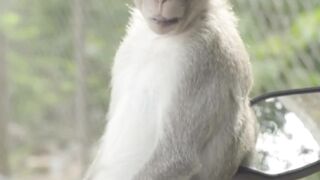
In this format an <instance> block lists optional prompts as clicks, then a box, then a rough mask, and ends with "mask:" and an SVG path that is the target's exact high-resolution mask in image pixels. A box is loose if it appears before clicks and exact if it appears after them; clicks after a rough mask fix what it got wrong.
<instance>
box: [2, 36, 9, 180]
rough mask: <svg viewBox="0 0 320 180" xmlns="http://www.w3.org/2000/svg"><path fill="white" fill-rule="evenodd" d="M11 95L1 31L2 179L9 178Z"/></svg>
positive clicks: (4, 42) (4, 44) (3, 39)
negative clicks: (8, 138)
mask: <svg viewBox="0 0 320 180" xmlns="http://www.w3.org/2000/svg"><path fill="white" fill-rule="evenodd" d="M8 114H9V95H8V86H7V64H6V40H5V37H4V35H3V34H2V33H1V31H0V177H1V175H4V176H9V175H10V171H9V161H8V159H9V158H8V157H9V156H8V149H7V130H8V126H7V124H8V120H9V115H8Z"/></svg>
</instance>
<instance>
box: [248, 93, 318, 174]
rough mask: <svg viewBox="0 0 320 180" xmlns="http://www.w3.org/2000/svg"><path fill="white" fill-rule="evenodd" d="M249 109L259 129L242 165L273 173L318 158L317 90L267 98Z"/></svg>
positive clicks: (286, 170) (285, 171)
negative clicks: (254, 116) (254, 148)
mask: <svg viewBox="0 0 320 180" xmlns="http://www.w3.org/2000/svg"><path fill="white" fill-rule="evenodd" d="M253 109H254V111H255V114H256V116H257V120H258V122H259V125H260V130H259V134H258V140H257V145H256V151H255V152H254V153H253V154H252V157H251V158H250V160H249V161H248V162H247V163H246V164H245V165H244V166H245V167H248V168H249V169H253V170H255V171H257V172H261V173H263V174H267V175H271V176H274V175H279V174H283V173H287V172H290V171H294V170H298V169H301V168H304V167H305V166H308V165H310V164H313V163H315V162H317V161H319V160H320V93H314V94H304V95H291V96H284V97H278V98H269V99H266V100H264V101H261V102H259V103H257V104H255V105H254V106H253Z"/></svg>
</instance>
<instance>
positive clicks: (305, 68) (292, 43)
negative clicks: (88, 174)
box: [0, 0, 320, 180]
mask: <svg viewBox="0 0 320 180" xmlns="http://www.w3.org/2000/svg"><path fill="white" fill-rule="evenodd" d="M77 3H78V5H77V6H75V4H77ZM126 3H128V4H130V3H131V1H129V0H127V1H124V0H122V1H119V0H104V1H101V0H91V1H84V0H69V1H64V0H46V1H42V0H10V1H9V0H0V37H1V38H0V52H3V53H2V54H0V67H5V66H4V65H5V64H6V66H7V68H6V75H5V77H6V83H5V84H1V86H2V87H5V89H6V91H3V92H2V91H1V89H0V91H1V92H0V94H1V95H0V96H2V97H5V98H2V99H1V98H0V101H4V102H5V103H3V104H5V106H6V107H9V113H6V112H2V111H0V112H2V114H6V115H5V116H0V123H1V124H0V125H1V127H6V128H5V129H7V131H6V133H4V132H2V134H0V153H2V152H6V151H5V150H4V149H5V148H6V149H8V150H9V151H8V152H7V153H5V154H7V155H5V154H0V156H2V157H4V156H6V157H7V158H5V159H6V161H8V163H7V162H0V172H3V174H11V175H12V176H13V177H14V178H15V179H18V180H20V179H24V180H28V179H32V180H36V179H48V180H50V179H51V180H58V179H59V180H61V179H66V180H67V179H68V180H73V179H74V180H75V179H79V177H80V176H81V172H82V171H83V170H84V169H85V167H83V163H84V164H86V162H82V161H80V160H79V159H82V158H79V154H80V153H81V152H82V153H83V152H85V153H87V154H88V151H83V149H87V150H88V149H89V150H92V148H89V147H94V144H95V142H96V141H97V139H98V138H99V136H100V134H101V132H102V130H103V129H104V128H103V127H104V124H105V123H104V119H105V118H104V116H105V114H106V112H107V109H108V107H107V106H108V97H109V88H108V84H109V83H108V81H109V79H110V67H111V64H112V60H113V56H114V54H115V51H116V49H117V47H118V45H119V43H120V41H121V37H122V36H123V34H124V32H125V26H126V23H127V20H128V16H129V13H128V7H127V6H126V5H125V4H126ZM232 3H233V5H234V9H235V11H236V13H237V14H238V16H239V19H240V21H239V28H240V30H241V34H242V37H243V39H244V41H245V43H246V44H247V47H248V50H249V52H250V55H251V59H252V64H253V69H254V74H255V86H254V91H253V94H255V95H256V94H259V93H261V92H265V91H270V90H279V89H287V88H292V87H305V86H315V85H320V1H319V0H304V1H302V0H232ZM76 7H77V8H76ZM0 70H1V68H0ZM3 72H4V71H3ZM79 74H80V75H79ZM1 75H3V74H1V73H0V76H1ZM79 77H81V78H82V79H83V81H81V79H79ZM79 89H80V90H79ZM4 92H5V93H4ZM75 102H85V104H86V106H83V107H77V106H76V105H77V104H78V103H75ZM0 108H1V107H0ZM79 111H80V112H81V113H80V112H79ZM83 111H84V112H85V113H83ZM79 114H80V116H79ZM77 117H78V118H77ZM79 117H82V118H80V119H82V120H79ZM84 120H85V122H84ZM84 127H85V128H84ZM5 134H6V137H8V138H1V137H4V136H5ZM5 139H7V140H8V141H7V142H6V141H5ZM4 144H7V145H8V146H5V145H4ZM0 159H1V158H0ZM84 159H90V158H84ZM9 165H10V168H5V167H9ZM8 169H10V171H9V170H8ZM0 174H1V173H0ZM0 177H1V176H0Z"/></svg>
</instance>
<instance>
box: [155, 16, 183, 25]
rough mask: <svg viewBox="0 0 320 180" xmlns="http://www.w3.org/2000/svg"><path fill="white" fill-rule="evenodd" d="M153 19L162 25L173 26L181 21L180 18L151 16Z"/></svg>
mask: <svg viewBox="0 0 320 180" xmlns="http://www.w3.org/2000/svg"><path fill="white" fill-rule="evenodd" d="M151 20H152V21H153V22H154V23H156V24H157V25H160V26H172V25H174V24H177V23H178V22H179V18H171V19H167V18H164V17H154V18H151Z"/></svg>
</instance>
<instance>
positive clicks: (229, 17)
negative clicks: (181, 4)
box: [87, 1, 254, 180]
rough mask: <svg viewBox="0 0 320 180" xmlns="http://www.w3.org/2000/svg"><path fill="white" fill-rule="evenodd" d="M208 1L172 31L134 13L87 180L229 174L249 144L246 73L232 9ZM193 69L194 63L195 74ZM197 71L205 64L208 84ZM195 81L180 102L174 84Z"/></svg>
mask: <svg viewBox="0 0 320 180" xmlns="http://www.w3.org/2000/svg"><path fill="white" fill-rule="evenodd" d="M212 2H214V1H212ZM218 2H219V1H218ZM211 6H212V8H213V10H214V11H215V12H214V13H213V14H212V15H211V14H208V15H207V16H208V17H207V18H208V19H204V20H203V19H202V20H198V21H196V22H194V23H193V26H192V27H191V28H189V29H188V30H186V31H184V32H182V33H180V34H175V35H172V34H171V35H170V34H168V35H159V34H156V33H154V32H153V31H152V30H150V28H149V27H148V25H147V23H146V21H145V19H144V17H143V16H142V15H141V14H140V11H138V10H133V12H132V19H131V21H130V25H129V27H128V30H127V35H126V37H125V38H124V40H123V42H122V44H121V46H120V48H119V50H118V52H117V55H116V57H115V62H114V66H113V70H112V94H111V103H110V109H109V113H108V124H107V129H106V133H105V135H104V136H103V138H102V142H101V145H100V148H99V153H98V155H97V157H96V160H95V162H94V164H93V165H92V167H91V170H90V171H89V174H88V177H87V179H90V180H91V179H92V180H133V179H135V180H162V179H163V180H167V179H168V180H171V179H172V180H180V179H181V180H189V179H192V180H198V179H201V180H207V179H208V180H209V178H210V180H211V179H212V178H215V179H216V180H224V179H228V178H230V177H231V176H232V175H233V173H234V172H235V170H236V168H237V166H238V165H239V163H240V162H241V160H242V159H243V157H244V155H245V154H246V153H247V152H248V151H249V148H251V147H253V143H254V137H253V136H254V122H253V120H252V118H251V117H250V113H249V109H248V97H247V96H248V93H249V90H250V87H251V71H250V65H249V62H248V57H247V54H246V52H245V49H244V47H243V44H242V41H241V39H240V37H239V36H238V33H237V31H236V29H235V24H234V17H233V14H232V13H230V12H229V10H228V7H227V6H226V7H224V5H223V3H222V4H220V3H211ZM218 6H221V8H220V7H218ZM217 34H218V35H217ZM217 37H219V38H217ZM220 40H222V41H221V42H220ZM234 42H235V43H234ZM215 44H216V45H215ZM216 46H218V47H217V49H214V48H216ZM201 63H202V64H201ZM203 64H208V67H206V66H204V65H203ZM193 66H195V69H196V66H198V69H197V70H195V72H193V68H192V67H193ZM199 68H200V69H199ZM201 68H202V69H203V72H206V68H212V69H211V71H210V73H209V72H208V73H209V75H210V76H211V75H212V81H211V80H210V78H209V79H208V80H209V81H208V82H207V80H205V81H204V83H208V84H203V83H202V80H203V79H205V78H206V77H205V76H206V74H205V73H204V74H201V73H203V72H202V69H201ZM199 70H200V71H199ZM197 71H199V73H200V74H199V77H197V78H196V79H197V80H196V82H193V81H190V82H189V80H190V79H186V77H188V76H189V75H192V73H195V76H198V75H197V74H198V73H197ZM191 78H193V77H192V76H191ZM215 78H217V79H215ZM187 81H188V82H187ZM198 81H199V82H198ZM190 83H191V84H190ZM192 83H194V85H193V84H192ZM199 83H200V84H199ZM197 85H199V88H198V87H195V89H190V94H191V95H190V96H192V97H188V96H181V98H182V104H179V102H180V101H181V99H176V98H177V97H180V94H179V92H183V93H185V94H188V93H189V89H181V87H192V88H193V86H197ZM197 88H198V89H199V94H198V93H197ZM202 91H203V93H202ZM192 93H195V95H194V97H193V95H192ZM198 96H199V97H198ZM189 98H190V99H189ZM184 99H186V102H184ZM188 99H189V100H190V101H188ZM206 99H208V101H207V100H206ZM193 101H194V103H193ZM196 103H199V105H197V104H196ZM206 104H207V105H206ZM184 106H185V107H186V108H185V109H183V108H181V107H184ZM188 108H190V109H188ZM171 112H173V113H174V112H177V114H173V115H172V113H171ZM179 113H182V114H179ZM187 114H190V115H187ZM184 116H187V117H186V118H185V119H183V118H182V117H184ZM173 117H177V118H176V119H173ZM180 117H181V118H182V119H179V118H180ZM211 117H212V118H211ZM179 123H181V124H179ZM250 124H251V125H250ZM198 134H199V137H198ZM196 136H197V137H196ZM193 137H194V140H193V139H190V138H193ZM189 140H190V141H189ZM200 146H201V147H200ZM202 146H203V147H202ZM166 152H167V154H163V153H166ZM199 153H200V154H199ZM171 170H172V171H173V172H171ZM164 173H167V174H164ZM179 173H180V174H179Z"/></svg>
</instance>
